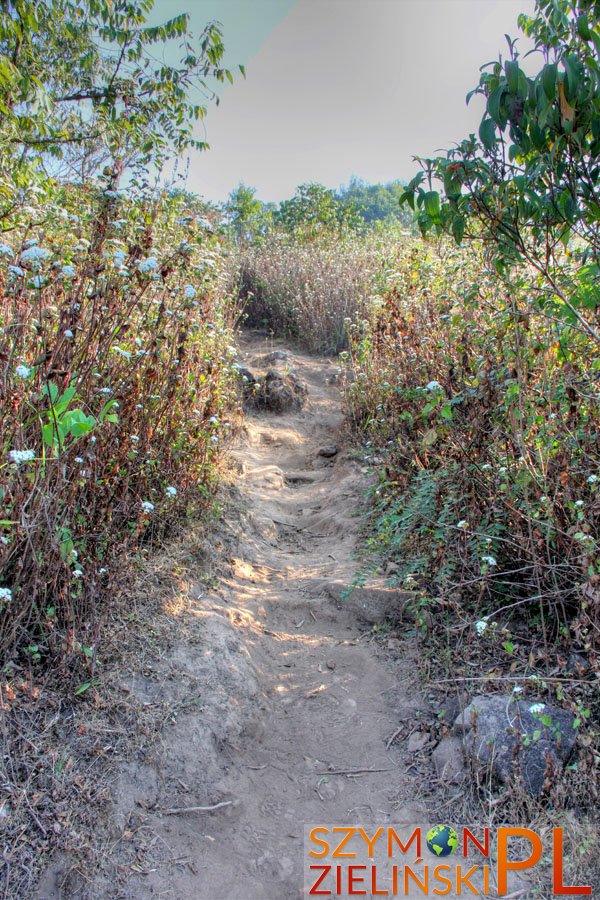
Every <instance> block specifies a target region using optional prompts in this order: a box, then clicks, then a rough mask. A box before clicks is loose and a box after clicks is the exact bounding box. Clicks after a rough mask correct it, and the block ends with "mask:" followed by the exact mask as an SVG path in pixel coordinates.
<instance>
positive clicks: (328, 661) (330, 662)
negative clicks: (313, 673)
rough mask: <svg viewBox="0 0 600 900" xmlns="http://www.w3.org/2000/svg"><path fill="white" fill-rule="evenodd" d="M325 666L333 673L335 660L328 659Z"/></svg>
mask: <svg viewBox="0 0 600 900" xmlns="http://www.w3.org/2000/svg"><path fill="white" fill-rule="evenodd" d="M325 665H326V666H327V668H328V669H331V671H332V672H333V671H334V670H335V666H336V662H335V659H328V660H327V662H326V663H325Z"/></svg>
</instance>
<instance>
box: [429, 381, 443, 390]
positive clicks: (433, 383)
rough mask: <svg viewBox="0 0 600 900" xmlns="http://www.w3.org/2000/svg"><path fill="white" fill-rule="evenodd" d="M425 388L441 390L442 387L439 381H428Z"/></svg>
mask: <svg viewBox="0 0 600 900" xmlns="http://www.w3.org/2000/svg"><path fill="white" fill-rule="evenodd" d="M426 390H428V391H443V390H444V388H443V387H442V385H441V384H440V383H439V381H430V382H429V384H427V385H426Z"/></svg>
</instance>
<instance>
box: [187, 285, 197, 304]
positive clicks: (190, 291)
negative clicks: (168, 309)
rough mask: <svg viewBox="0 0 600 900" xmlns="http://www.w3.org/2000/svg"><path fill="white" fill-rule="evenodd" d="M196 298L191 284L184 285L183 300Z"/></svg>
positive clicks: (194, 289)
mask: <svg viewBox="0 0 600 900" xmlns="http://www.w3.org/2000/svg"><path fill="white" fill-rule="evenodd" d="M195 296H196V288H195V287H194V286H193V285H192V284H186V286H185V299H186V300H193V299H194V297H195Z"/></svg>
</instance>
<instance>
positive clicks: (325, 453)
mask: <svg viewBox="0 0 600 900" xmlns="http://www.w3.org/2000/svg"><path fill="white" fill-rule="evenodd" d="M339 452H340V451H339V448H338V447H334V446H331V447H321V448H320V450H319V452H318V454H317V456H322V457H324V459H331V458H332V457H333V456H337V454H338V453H339Z"/></svg>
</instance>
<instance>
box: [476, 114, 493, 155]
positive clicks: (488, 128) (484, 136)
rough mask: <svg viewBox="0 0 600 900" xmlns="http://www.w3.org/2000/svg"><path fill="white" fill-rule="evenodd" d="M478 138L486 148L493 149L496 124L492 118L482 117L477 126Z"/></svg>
mask: <svg viewBox="0 0 600 900" xmlns="http://www.w3.org/2000/svg"><path fill="white" fill-rule="evenodd" d="M479 139H480V140H481V143H482V144H483V146H484V147H485V148H486V150H492V149H493V147H494V146H495V144H496V125H495V123H494V120H493V119H483V121H482V123H481V125H480V126H479Z"/></svg>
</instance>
